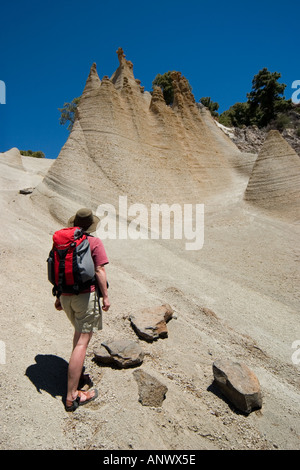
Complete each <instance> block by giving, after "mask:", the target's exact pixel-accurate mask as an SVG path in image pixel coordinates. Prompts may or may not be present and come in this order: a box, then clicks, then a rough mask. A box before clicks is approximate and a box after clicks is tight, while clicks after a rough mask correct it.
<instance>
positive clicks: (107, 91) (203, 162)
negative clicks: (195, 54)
mask: <svg viewBox="0 0 300 470" xmlns="http://www.w3.org/2000/svg"><path fill="white" fill-rule="evenodd" d="M117 54H118V58H119V67H118V69H117V70H116V71H115V73H114V74H113V75H112V77H111V78H110V79H109V78H108V77H107V76H104V77H103V79H102V80H101V81H100V79H99V76H98V74H97V71H96V64H93V65H92V67H91V70H90V73H89V76H88V79H87V81H86V85H85V88H84V91H83V94H82V96H81V101H80V105H79V106H78V109H77V113H76V119H75V123H74V126H73V129H72V131H71V133H70V136H69V138H68V140H67V142H66V144H65V145H64V146H63V148H62V150H61V152H60V154H59V156H58V157H57V159H56V160H55V162H54V163H53V165H52V166H51V168H50V170H49V172H48V174H47V175H46V177H45V179H44V181H43V183H42V184H41V185H39V187H38V188H37V190H36V191H35V192H34V195H33V197H35V198H37V199H39V201H40V200H41V197H42V201H43V205H44V204H46V205H47V206H48V207H49V208H50V212H51V213H52V214H53V215H54V216H55V217H56V218H58V219H63V220H65V219H66V217H67V214H64V206H65V205H64V203H63V199H64V198H67V199H68V200H69V201H70V200H71V201H72V202H73V203H74V205H77V206H84V205H86V206H90V207H92V208H93V209H95V208H96V207H97V206H98V205H99V204H101V203H103V202H106V203H111V204H115V205H116V198H117V197H118V196H120V195H126V196H127V197H128V202H130V201H132V202H138V203H143V204H150V203H151V202H156V203H173V202H177V203H179V204H180V203H189V202H195V201H197V202H199V203H204V202H205V198H206V197H207V196H211V195H214V194H217V193H218V194H219V193H222V192H224V191H228V190H230V188H231V187H232V186H233V185H234V172H233V168H232V162H231V159H232V157H233V156H234V155H239V154H240V152H239V150H238V149H237V147H236V146H235V144H233V143H232V141H231V140H230V139H229V137H228V136H226V135H225V134H224V133H223V132H222V130H220V129H219V128H218V127H217V126H216V125H215V123H214V121H213V119H212V118H211V116H210V114H209V112H207V111H206V110H203V111H202V112H200V111H199V108H198V107H197V105H196V103H195V99H194V96H193V94H192V93H191V92H190V90H189V87H188V84H187V80H186V79H185V78H184V77H183V76H182V75H181V73H179V72H174V73H173V75H172V78H173V86H174V104H173V106H172V107H170V106H167V105H166V103H165V101H164V99H163V96H162V92H161V90H160V89H159V88H155V89H154V91H153V95H151V94H150V93H149V92H145V91H144V88H143V87H142V86H141V84H140V81H139V80H136V79H135V78H134V75H133V65H132V63H131V62H130V61H128V60H126V58H125V55H124V52H123V50H122V49H121V48H120V49H119V50H118V51H117ZM154 185H155V190H154V191H153V187H154ZM45 197H46V199H45Z"/></svg>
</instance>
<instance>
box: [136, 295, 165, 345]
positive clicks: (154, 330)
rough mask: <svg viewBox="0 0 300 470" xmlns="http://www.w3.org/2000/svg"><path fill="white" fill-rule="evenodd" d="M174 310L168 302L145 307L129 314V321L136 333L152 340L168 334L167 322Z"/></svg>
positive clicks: (147, 339)
mask: <svg viewBox="0 0 300 470" xmlns="http://www.w3.org/2000/svg"><path fill="white" fill-rule="evenodd" d="M173 313H174V310H173V309H172V308H171V307H170V305H168V304H164V305H161V306H159V307H154V308H147V309H144V310H142V311H141V312H138V313H134V314H132V315H130V322H131V325H132V327H133V329H134V330H135V332H136V333H137V335H138V336H139V337H140V338H142V339H145V340H146V341H154V340H156V339H158V338H166V337H167V336H168V328H167V322H168V321H169V320H170V319H171V318H172V316H173Z"/></svg>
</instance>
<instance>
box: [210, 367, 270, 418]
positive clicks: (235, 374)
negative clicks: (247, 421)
mask: <svg viewBox="0 0 300 470" xmlns="http://www.w3.org/2000/svg"><path fill="white" fill-rule="evenodd" d="M213 374H214V379H215V383H216V385H217V386H218V387H219V389H220V390H221V392H222V393H223V394H224V395H225V397H226V398H227V399H228V400H229V401H231V402H232V403H233V404H234V405H235V406H236V408H238V409H239V410H240V411H242V412H244V413H247V414H249V413H251V411H253V410H255V409H259V408H261V407H262V395H261V390H260V384H259V381H258V379H257V377H256V375H255V374H254V372H252V371H251V370H250V369H249V368H248V367H247V366H246V365H245V364H240V363H238V362H233V361H231V360H217V361H215V362H214V363H213Z"/></svg>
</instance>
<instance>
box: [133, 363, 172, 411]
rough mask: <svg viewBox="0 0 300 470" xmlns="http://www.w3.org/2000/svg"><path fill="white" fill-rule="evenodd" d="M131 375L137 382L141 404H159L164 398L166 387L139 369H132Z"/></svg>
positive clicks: (157, 405) (156, 405)
mask: <svg viewBox="0 0 300 470" xmlns="http://www.w3.org/2000/svg"><path fill="white" fill-rule="evenodd" d="M133 375H134V378H135V380H136V381H137V383H138V388H139V401H140V402H141V404H142V405H144V406H155V407H159V406H161V405H162V403H163V401H164V399H165V398H166V393H167V391H168V387H167V386H166V385H164V384H162V383H161V382H160V381H159V380H157V379H156V378H155V377H152V375H150V374H148V373H147V372H145V371H143V370H141V369H139V370H136V371H134V373H133Z"/></svg>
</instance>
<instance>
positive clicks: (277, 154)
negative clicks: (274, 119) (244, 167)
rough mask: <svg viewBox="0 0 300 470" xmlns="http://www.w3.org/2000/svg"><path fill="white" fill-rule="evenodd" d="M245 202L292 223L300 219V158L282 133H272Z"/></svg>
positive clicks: (251, 178)
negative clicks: (281, 216) (287, 219)
mask: <svg viewBox="0 0 300 470" xmlns="http://www.w3.org/2000/svg"><path fill="white" fill-rule="evenodd" d="M245 199H246V200H247V201H249V202H252V203H254V204H256V205H257V206H258V207H261V208H262V209H267V210H269V211H272V212H274V213H276V214H278V215H283V216H284V217H286V218H289V219H291V220H299V218H300V158H299V156H298V155H297V153H296V152H295V150H294V149H293V148H292V147H291V146H290V145H289V144H288V143H287V142H286V140H285V139H284V138H283V137H282V136H281V135H280V133H279V132H278V131H270V132H269V134H268V136H267V138H266V140H265V142H264V144H263V147H262V149H261V151H260V152H259V154H258V157H257V160H256V162H255V164H254V166H253V170H252V173H251V176H250V179H249V182H248V186H247V189H246V192H245Z"/></svg>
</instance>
